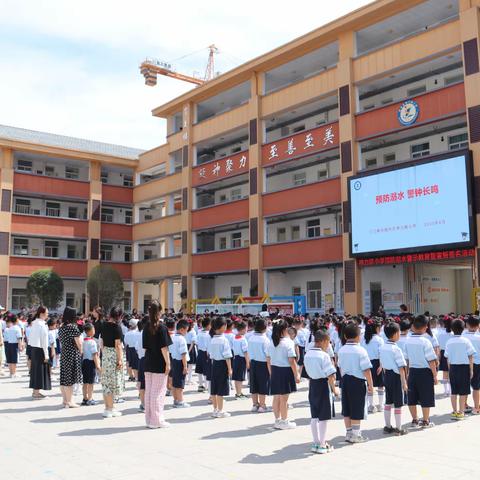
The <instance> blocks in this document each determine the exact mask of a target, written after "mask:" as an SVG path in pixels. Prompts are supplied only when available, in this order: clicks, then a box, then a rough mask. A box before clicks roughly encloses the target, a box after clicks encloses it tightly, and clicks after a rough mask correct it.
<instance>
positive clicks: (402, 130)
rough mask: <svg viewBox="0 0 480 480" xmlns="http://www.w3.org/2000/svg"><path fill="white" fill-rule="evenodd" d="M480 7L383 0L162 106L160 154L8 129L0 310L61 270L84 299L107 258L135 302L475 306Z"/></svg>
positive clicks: (442, 0) (72, 293) (477, 3)
mask: <svg viewBox="0 0 480 480" xmlns="http://www.w3.org/2000/svg"><path fill="white" fill-rule="evenodd" d="M479 8H480V0H427V1H424V0H423V1H422V0H402V1H398V0H378V1H375V2H373V3H371V4H369V5H367V6H366V7H363V8H361V9H359V10H356V11H355V12H352V13H350V14H349V15H347V16H345V17H342V18H339V19H338V20H335V21H333V22H331V23H329V24H327V25H325V26H322V27H320V28H318V29H317V30H315V31H313V32H310V33H308V34H306V35H304V36H302V37H299V38H297V39H296V40H293V41H292V42H290V43H288V44H286V45H283V46H280V47H278V48H277V49H275V50H273V51H271V52H269V53H267V54H265V55H262V56H260V57H258V58H255V59H253V60H252V61H249V62H247V63H245V64H243V65H241V66H239V67H237V68H235V69H233V70H231V71H229V72H227V73H225V74H223V75H221V76H219V77H217V78H215V79H214V80H212V81H210V82H208V83H206V84H204V85H202V86H200V87H198V88H194V89H192V90H191V91H189V92H187V93H186V94H184V95H182V96H180V97H178V98H175V99H173V100H172V101H170V102H169V103H167V104H165V105H161V106H159V107H156V108H154V110H153V115H154V116H157V117H159V118H163V119H166V121H167V141H166V143H165V144H163V145H160V146H159V147H157V148H154V149H152V150H149V151H146V152H139V151H135V150H133V149H125V148H124V147H116V146H111V145H110V146H108V145H104V144H100V143H97V142H86V141H80V140H77V139H65V137H58V136H51V137H56V139H55V138H49V139H45V138H43V137H42V136H45V135H47V134H38V132H37V133H35V134H31V135H30V134H29V133H28V132H27V133H25V135H26V138H25V137H23V136H22V135H23V134H22V135H20V134H18V135H19V137H20V138H17V139H15V138H10V137H9V136H8V135H6V134H5V132H4V131H2V130H1V129H0V147H1V148H2V156H1V158H2V171H1V186H2V202H1V210H2V211H1V213H0V215H1V216H0V218H1V228H0V230H1V233H0V236H1V238H0V246H1V248H0V269H1V270H0V275H1V276H0V303H4V302H5V303H7V304H8V306H9V307H15V306H16V305H19V303H21V301H22V300H21V293H20V294H19V292H24V288H25V282H26V277H27V276H28V274H29V273H31V271H32V270H34V269H36V268H39V267H41V266H44V265H49V266H50V265H51V266H53V267H54V268H55V269H57V270H58V271H59V272H61V273H62V275H63V277H64V278H65V280H66V284H67V283H68V288H67V287H66V292H68V293H67V294H66V295H67V298H66V299H65V301H66V303H69V302H71V299H72V298H73V297H74V298H75V300H74V302H75V303H74V304H75V305H80V304H81V302H82V297H83V298H84V295H85V287H84V280H85V277H86V274H87V272H88V270H89V269H90V268H91V267H92V266H93V265H96V264H98V262H109V263H111V264H113V265H114V266H115V267H116V268H118V269H119V271H121V274H122V276H123V278H124V280H125V292H126V302H125V303H126V306H130V307H136V308H138V309H139V310H144V306H145V305H146V304H148V302H149V301H150V300H151V299H154V298H159V299H160V300H161V301H162V303H163V304H164V305H166V306H169V307H174V308H176V309H177V308H179V307H180V306H181V305H183V304H185V305H187V306H190V305H191V304H192V303H191V302H192V300H193V299H198V298H201V299H209V298H212V297H214V296H219V297H221V298H232V299H234V298H236V297H237V296H238V295H240V294H241V295H243V296H263V295H264V294H268V295H270V296H292V295H305V296H306V303H307V308H308V310H310V311H314V312H315V311H319V312H323V311H324V310H327V309H328V308H330V307H334V308H335V309H336V310H337V311H347V312H352V313H356V312H365V313H369V312H370V311H375V310H377V309H378V306H379V305H381V304H383V305H384V306H385V308H386V310H387V311H398V306H399V304H400V303H406V304H407V305H408V306H409V308H410V309H411V311H413V312H422V311H424V310H429V311H430V312H432V313H444V312H447V311H452V310H455V311H470V310H471V309H472V294H473V293H474V292H475V290H474V288H475V287H477V286H478V283H479V282H478V270H479V267H478V263H477V262H478V258H479V254H478V249H477V233H478V232H477V222H476V218H477V214H478V213H479V212H480V199H479V201H477V202H475V197H476V196H478V192H479V191H480V190H479V189H480V180H479V179H480V143H479V142H480V88H479V85H480V83H479V81H480V65H479V64H480V62H479V51H478V46H479V45H478V43H479V30H480V11H479ZM258 35H259V40H261V32H259V33H258ZM7 133H8V132H7ZM10 133H11V132H10ZM29 135H30V136H29ZM47 136H48V135H47ZM37 137H38V138H37ZM55 141H56V142H57V145H52V144H51V142H55ZM49 142H50V143H49ZM453 199H455V201H450V200H453ZM407 216H408V220H407ZM70 285H71V286H70ZM79 302H80V303H79Z"/></svg>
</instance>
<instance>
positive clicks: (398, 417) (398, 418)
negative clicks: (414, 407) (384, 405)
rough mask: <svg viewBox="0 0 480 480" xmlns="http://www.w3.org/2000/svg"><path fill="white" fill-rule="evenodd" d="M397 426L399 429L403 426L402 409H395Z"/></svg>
mask: <svg viewBox="0 0 480 480" xmlns="http://www.w3.org/2000/svg"><path fill="white" fill-rule="evenodd" d="M395 427H396V428H398V429H399V430H400V429H401V428H402V409H401V408H396V409H395Z"/></svg>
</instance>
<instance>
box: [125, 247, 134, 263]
mask: <svg viewBox="0 0 480 480" xmlns="http://www.w3.org/2000/svg"><path fill="white" fill-rule="evenodd" d="M124 260H125V261H126V262H131V261H132V247H131V246H130V245H125V250H124Z"/></svg>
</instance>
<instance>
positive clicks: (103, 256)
mask: <svg viewBox="0 0 480 480" xmlns="http://www.w3.org/2000/svg"><path fill="white" fill-rule="evenodd" d="M112 255H113V245H106V244H104V243H101V244H100V260H103V261H105V262H111V261H112Z"/></svg>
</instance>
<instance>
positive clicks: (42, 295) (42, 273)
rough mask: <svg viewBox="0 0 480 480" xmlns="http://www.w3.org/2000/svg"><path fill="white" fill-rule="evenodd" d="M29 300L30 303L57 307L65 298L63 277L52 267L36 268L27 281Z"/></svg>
mask: <svg viewBox="0 0 480 480" xmlns="http://www.w3.org/2000/svg"><path fill="white" fill-rule="evenodd" d="M27 300H28V302H29V303H30V305H38V304H42V305H45V306H46V307H48V308H53V309H54V308H57V307H58V306H59V305H60V303H61V302H62V300H63V280H62V277H60V275H59V274H58V273H57V272H54V271H53V270H52V269H51V268H46V269H42V270H36V271H35V272H33V273H32V274H31V275H30V277H29V279H28V281H27Z"/></svg>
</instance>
